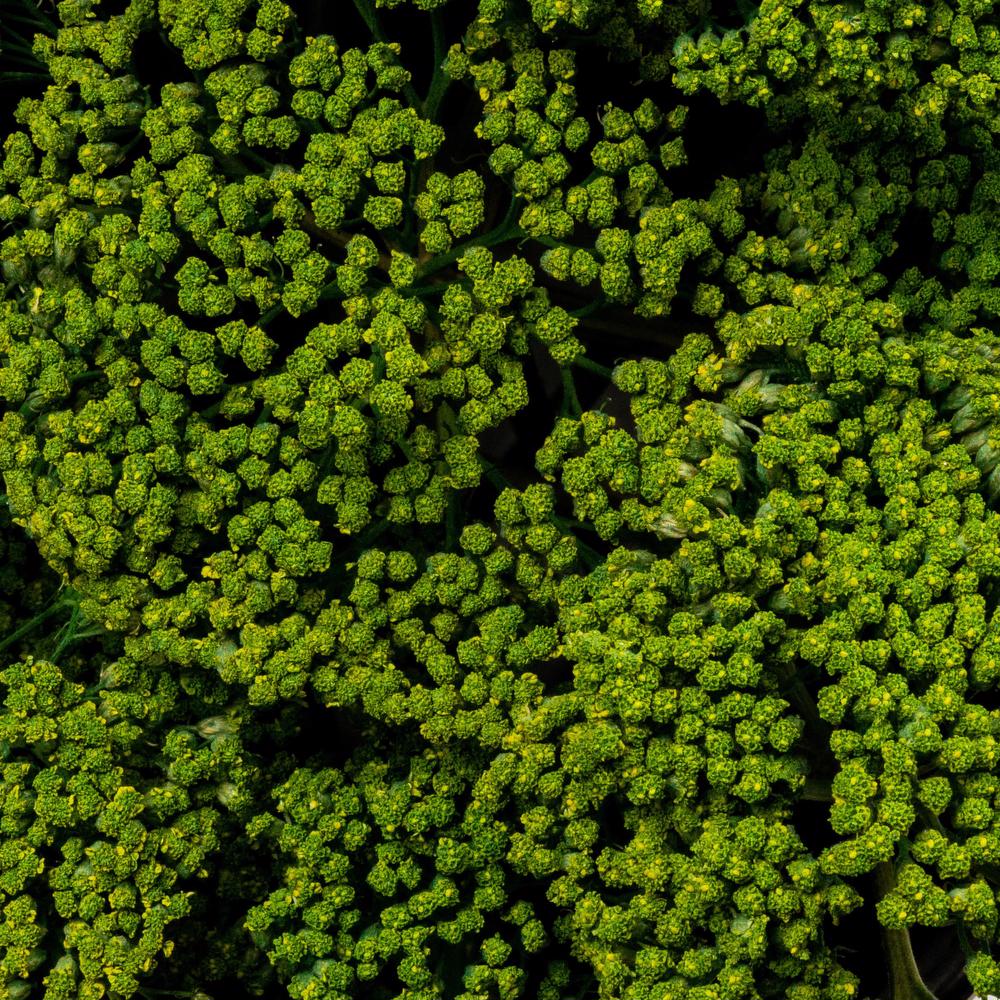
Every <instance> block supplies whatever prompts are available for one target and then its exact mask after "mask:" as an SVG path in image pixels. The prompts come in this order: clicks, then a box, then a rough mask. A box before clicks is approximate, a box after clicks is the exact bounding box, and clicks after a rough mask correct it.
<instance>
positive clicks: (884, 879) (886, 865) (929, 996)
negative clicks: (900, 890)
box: [875, 861, 937, 1000]
mask: <svg viewBox="0 0 1000 1000" xmlns="http://www.w3.org/2000/svg"><path fill="white" fill-rule="evenodd" d="M875 881H876V884H877V885H878V893H879V897H880V898H883V897H885V895H886V894H887V893H888V892H890V891H891V890H892V889H893V888H895V885H896V870H895V868H894V867H893V864H892V862H891V861H883V862H882V863H881V864H880V865H879V866H878V867H877V868H876V869H875ZM882 937H883V940H884V942H885V952H886V956H887V958H888V959H889V980H890V989H891V991H892V1000H937V997H935V996H934V994H933V993H932V992H931V991H930V990H929V989H928V988H927V985H926V984H925V983H924V981H923V979H922V978H921V976H920V969H919V968H917V960H916V957H915V956H914V954H913V944H912V943H911V941H910V932H909V931H908V930H907V929H906V928H905V927H904V928H902V929H900V930H894V929H892V930H891V929H889V928H887V927H883V928H882Z"/></svg>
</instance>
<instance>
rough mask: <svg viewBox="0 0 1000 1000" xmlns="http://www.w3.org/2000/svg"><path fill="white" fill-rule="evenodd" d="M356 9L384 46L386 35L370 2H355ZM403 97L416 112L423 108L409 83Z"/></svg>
mask: <svg viewBox="0 0 1000 1000" xmlns="http://www.w3.org/2000/svg"><path fill="white" fill-rule="evenodd" d="M354 9H355V10H356V11H357V12H358V14H360V15H361V20H362V21H364V22H365V26H366V27H367V28H368V31H369V32H370V33H371V36H372V38H373V39H374V40H375V41H376V42H380V43H381V44H383V45H384V44H385V40H386V39H385V33H384V32H383V31H382V26H381V25H380V24H379V23H378V15H377V14H376V13H375V8H374V7H373V6H372V5H371V4H370V3H369V2H368V0H354ZM403 96H404V97H405V98H406V100H407V101H408V102H409V104H410V106H411V107H412V108H414V109H415V110H416V111H420V110H421V109H422V108H423V102H422V101H421V100H420V97H419V96H418V94H417V92H416V90H415V89H414V87H413V84H412V83H407V84H405V85H404V86H403Z"/></svg>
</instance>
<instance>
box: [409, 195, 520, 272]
mask: <svg viewBox="0 0 1000 1000" xmlns="http://www.w3.org/2000/svg"><path fill="white" fill-rule="evenodd" d="M518 208H520V203H519V201H518V199H517V198H511V201H510V207H509V208H508V209H507V214H506V215H505V216H504V217H503V219H502V220H501V221H500V222H499V223H498V224H497V225H496V226H494V227H493V229H491V230H490V231H489V232H488V233H484V234H483V235H482V236H473V237H472V239H470V240H466V241H465V242H464V243H460V244H459V245H458V246H457V247H453V248H452V249H451V250H449V251H448V252H447V253H443V254H439V255H438V256H437V257H434V258H433V259H432V260H430V261H428V262H427V264H426V265H424V267H422V268H420V269H419V270H418V271H417V276H418V277H420V278H427V277H429V276H430V275H432V274H437V273H438V271H443V270H444V269H445V268H446V267H448V266H449V265H451V264H454V263H455V261H456V260H458V259H459V258H460V257H462V256H464V255H465V253H466V251H468V250H471V249H472V248H473V247H491V246H495V245H496V244H497V243H503V242H504V241H506V240H510V239H513V238H514V237H516V236H518V235H520V234H521V233H522V230H521V228H520V227H519V226H516V225H514V219H515V217H516V216H517V211H518Z"/></svg>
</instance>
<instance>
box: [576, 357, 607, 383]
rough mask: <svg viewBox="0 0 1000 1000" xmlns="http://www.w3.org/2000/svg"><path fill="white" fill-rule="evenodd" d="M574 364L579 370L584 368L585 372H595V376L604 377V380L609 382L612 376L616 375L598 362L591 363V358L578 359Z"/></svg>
mask: <svg viewBox="0 0 1000 1000" xmlns="http://www.w3.org/2000/svg"><path fill="white" fill-rule="evenodd" d="M573 364H574V365H575V366H576V367H577V368H582V369H583V370H584V371H587V372H593V373H594V374H595V375H603V376H604V378H606V379H608V380H609V381H610V379H611V376H612V375H613V374H614V372H613V371H612V370H611V369H610V368H608V367H607V366H606V365H599V364H598V363H597V362H596V361H591V360H590V358H583V357H581V358H577V359H576V361H574V362H573Z"/></svg>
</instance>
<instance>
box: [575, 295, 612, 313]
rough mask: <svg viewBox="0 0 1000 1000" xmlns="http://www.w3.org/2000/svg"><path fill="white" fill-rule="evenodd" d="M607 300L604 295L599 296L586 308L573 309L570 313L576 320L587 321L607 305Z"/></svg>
mask: <svg viewBox="0 0 1000 1000" xmlns="http://www.w3.org/2000/svg"><path fill="white" fill-rule="evenodd" d="M606 303H607V299H606V298H605V297H604V296H603V295H598V296H597V297H596V298H594V299H593V300H592V301H590V302H588V303H587V304H586V305H585V306H580V308H579V309H571V310H570V311H569V314H570V316H572V317H574V318H575V319H586V318H587V317H588V316H592V315H593V314H594V313H595V312H597V311H598V309H600V308H602V307H603V306H604V305H606Z"/></svg>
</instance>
